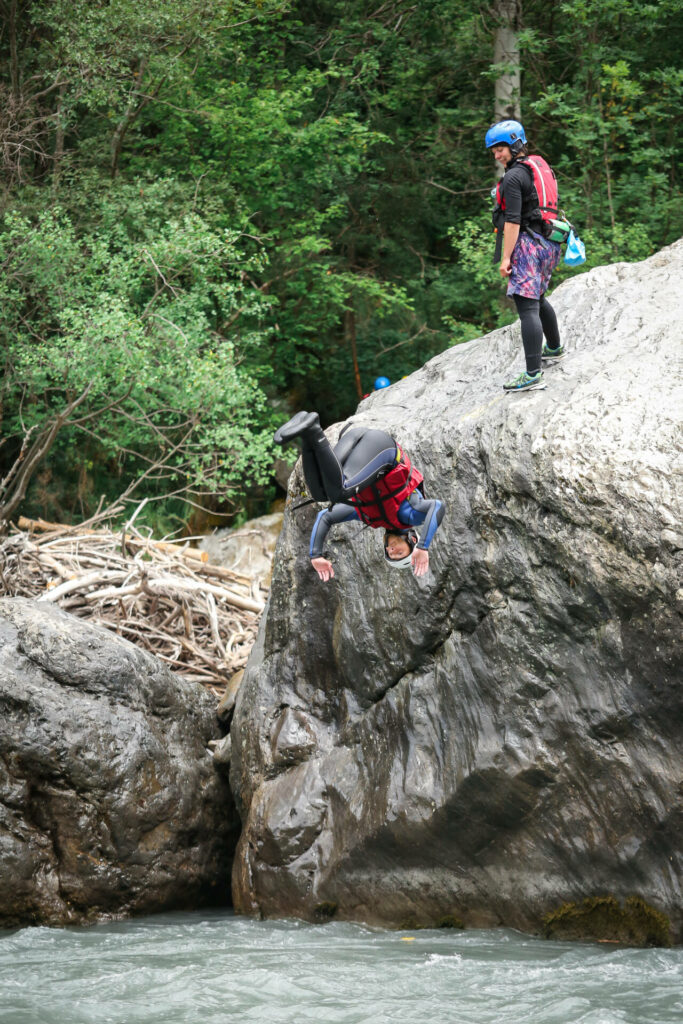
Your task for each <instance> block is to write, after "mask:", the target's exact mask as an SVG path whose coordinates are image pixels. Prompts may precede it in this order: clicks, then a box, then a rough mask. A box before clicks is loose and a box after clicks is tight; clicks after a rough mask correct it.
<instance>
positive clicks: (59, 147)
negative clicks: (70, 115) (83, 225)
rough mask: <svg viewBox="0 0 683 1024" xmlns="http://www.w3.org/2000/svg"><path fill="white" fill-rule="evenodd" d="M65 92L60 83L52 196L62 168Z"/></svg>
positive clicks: (55, 190) (56, 189)
mask: <svg viewBox="0 0 683 1024" xmlns="http://www.w3.org/2000/svg"><path fill="white" fill-rule="evenodd" d="M65 92H66V86H65V85H60V87H59V96H58V99H57V111H56V114H55V123H56V131H55V151H54V157H53V164H52V193H53V195H54V196H56V195H57V191H58V189H59V176H60V173H61V170H62V157H63V156H64V121H63V102H64V93H65Z"/></svg>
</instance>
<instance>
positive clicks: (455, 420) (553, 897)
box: [231, 242, 683, 938]
mask: <svg viewBox="0 0 683 1024" xmlns="http://www.w3.org/2000/svg"><path fill="white" fill-rule="evenodd" d="M682 272H683V242H679V243H677V244H676V245H674V246H671V247H669V249H667V250H664V251H663V252H662V253H658V254H657V255H656V256H654V257H652V258H651V259H649V260H647V261H645V262H644V263H641V264H632V265H625V264H620V265H616V266H611V267H602V268H599V269H598V270H595V271H592V272H591V273H589V274H586V275H583V276H580V277H577V278H575V279H573V280H572V281H570V282H567V283H565V284H563V285H562V286H561V287H560V288H559V289H558V290H557V291H556V292H555V295H554V299H553V302H554V305H555V307H556V309H557V311H558V314H559V316H560V320H561V325H562V330H563V340H564V342H565V344H566V345H567V348H568V349H569V355H568V357H567V358H566V359H565V360H563V362H562V363H561V364H560V365H558V366H554V367H552V368H551V369H549V370H548V371H547V378H548V385H549V386H548V388H547V390H546V391H538V392H532V393H531V394H526V395H504V394H503V393H502V392H501V383H502V381H503V380H506V379H508V377H509V376H511V374H512V371H513V370H514V369H515V368H516V366H517V364H518V363H519V362H520V361H521V345H520V341H519V335H518V328H517V327H512V328H504V329H503V330H500V331H495V332H493V334H491V335H488V336H487V337H486V338H482V339H478V340H476V341H474V342H470V343H468V344H466V345H461V346H458V347H456V348H454V349H452V350H449V351H447V352H445V353H443V354H442V355H440V356H438V357H436V358H435V359H433V360H431V362H429V363H428V364H427V365H426V366H425V367H424V368H423V369H422V370H420V371H419V372H417V373H415V374H413V375H412V376H411V377H409V378H407V379H405V380H402V381H399V382H398V383H397V384H395V385H393V386H392V387H391V388H389V389H387V390H386V391H383V392H381V393H380V392H378V393H376V394H374V395H372V396H371V397H370V398H369V399H367V400H366V401H365V402H363V403H362V405H361V406H360V408H359V410H358V413H357V414H356V416H355V417H353V419H352V422H354V423H363V424H367V425H368V426H371V427H381V428H382V429H386V430H388V431H390V432H391V433H393V434H394V436H396V438H397V439H398V440H399V442H400V443H401V444H402V445H404V446H405V447H406V449H407V451H408V452H409V453H410V455H411V458H412V459H413V460H414V462H415V463H416V465H418V466H419V467H420V469H421V470H422V471H423V472H424V474H425V480H426V488H427V493H428V494H430V495H435V496H438V497H440V498H441V499H442V500H443V501H444V502H445V504H446V509H447V513H446V517H445V519H444V521H443V524H442V526H441V527H440V529H439V532H438V534H437V536H436V539H435V541H434V543H433V545H432V549H431V552H430V555H431V557H430V573H429V575H428V576H427V577H426V578H424V579H423V580H415V579H414V578H413V577H411V576H410V575H408V574H404V573H396V572H388V571H386V569H385V568H384V566H383V558H382V551H381V543H380V540H379V538H378V536H377V534H376V533H375V532H374V531H371V530H365V531H361V530H359V528H358V527H357V526H356V525H354V524H345V525H343V526H341V527H339V528H338V529H336V530H335V532H334V534H333V539H332V540H331V542H330V544H329V554H330V557H331V558H332V560H333V562H334V565H335V571H336V576H335V579H334V581H332V582H331V583H329V584H322V583H320V582H319V580H318V579H317V577H316V576H315V574H314V573H313V572H312V571H311V569H310V565H309V562H308V557H307V551H308V534H309V532H310V527H311V523H312V521H313V518H314V516H315V510H314V509H312V508H310V507H309V508H306V509H302V510H299V511H297V512H292V510H291V507H290V508H289V510H288V512H287V514H286V517H285V526H284V530H283V533H282V535H281V538H280V541H279V546H278V551H277V556H276V563H275V570H274V574H273V586H272V591H271V597H270V602H269V606H268V609H267V611H266V614H265V616H264V620H263V623H262V627H261V631H260V634H259V640H258V642H257V644H256V646H255V648H254V650H253V652H252V657H251V659H250V662H249V665H248V667H247V670H246V672H245V676H244V680H243V683H242V687H241V690H240V694H239V698H238V702H237V706H236V709H235V717H234V720H233V726H232V733H231V735H232V744H233V755H232V762H231V784H232V787H233V792H234V794H235V798H236V801H237V804H238V808H239V811H240V815H241V818H242V822H243V830H242V836H241V839H240V843H239V847H238V852H237V855H236V860H235V869H234V875H233V891H234V897H235V901H236V906H237V907H238V908H239V909H240V910H242V911H245V912H249V913H254V914H263V915H266V916H270V915H272V916H278V915H286V914H294V915H298V916H302V917H305V918H309V919H311V920H315V919H318V918H319V913H318V911H317V910H316V908H317V907H321V906H327V907H332V906H334V908H335V916H336V917H337V918H349V919H357V920H364V921H369V922H380V923H383V924H389V925H397V926H400V925H401V924H402V923H403V922H405V921H408V920H410V921H414V922H418V923H430V922H432V923H433V922H435V921H437V920H439V919H441V918H443V917H444V916H448V915H450V916H451V917H453V918H454V919H455V918H457V919H459V920H462V921H463V922H464V923H465V924H468V925H475V924H505V925H511V926H514V927H520V928H525V929H532V930H536V931H539V932H540V931H543V928H544V921H545V920H546V917H547V915H549V914H552V913H553V912H555V911H556V910H557V908H558V907H559V906H561V905H562V904H564V903H571V904H576V905H582V901H583V900H585V899H586V898H593V897H595V898H597V897H599V896H603V895H609V896H610V898H613V899H615V900H617V902H618V901H621V902H622V903H623V901H624V900H626V899H628V898H629V897H632V896H633V897H639V898H641V899H642V900H645V901H646V902H647V904H648V905H650V906H651V907H652V908H654V910H655V911H657V912H662V913H663V914H665V915H666V916H667V919H668V920H669V921H670V926H671V929H672V930H671V935H672V936H673V937H677V938H679V937H680V929H681V926H682V924H683V918H682V916H681V906H682V905H683V901H682V900H681V877H682V876H683V871H682V868H683V864H682V862H681V841H680V835H681V833H680V830H679V831H678V832H677V831H676V828H677V824H678V822H679V821H680V815H681V810H680V808H681V781H680V756H679V753H678V751H680V749H681V747H682V746H683V743H682V742H681V740H682V738H683V737H682V735H681V734H682V731H683V730H682V728H681V726H682V723H683V702H682V697H681V691H680V686H679V680H680V675H681V671H680V670H681V660H682V659H681V643H680V635H681V629H680V627H681V612H682V611H683V592H681V591H680V590H679V589H678V588H679V587H680V582H679V581H680V578H681V574H680V563H681V554H680V553H681V550H682V549H683V537H682V536H681V526H680V523H681V515H680V511H681V510H680V504H679V503H680V461H679V455H678V447H677V441H676V437H677V433H678V431H679V429H680V422H679V418H680V408H681V404H682V402H681V399H682V398H683V396H682V395H681V384H680V373H679V372H677V368H676V365H675V359H676V356H675V353H676V352H677V351H678V349H677V345H678V323H679V322H680V318H681V314H682V313H683V308H681V300H680V297H679V296H680V289H678V288H676V287H673V285H672V282H674V281H677V280H679V276H680V274H681V273H682ZM339 429H341V428H332V429H331V430H330V431H329V434H330V437H331V439H332V440H334V439H335V437H336V436H337V433H338V430H339ZM301 490H302V478H301V468H300V466H299V467H297V469H296V470H295V473H294V474H293V478H292V481H291V484H290V499H289V504H290V506H291V504H292V503H293V502H294V503H296V501H297V500H298V499H299V495H300V493H301ZM620 905H621V904H620ZM624 905H625V904H624ZM617 916H618V915H617ZM615 920H616V918H615Z"/></svg>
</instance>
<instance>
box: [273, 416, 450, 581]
mask: <svg viewBox="0 0 683 1024" xmlns="http://www.w3.org/2000/svg"><path fill="white" fill-rule="evenodd" d="M296 437H299V438H301V441H302V445H303V450H302V459H303V469H304V477H305V480H306V486H307V487H308V489H309V491H310V492H311V496H312V498H313V500H314V501H328V502H331V505H330V507H329V508H327V509H324V510H323V511H322V512H319V513H318V515H317V517H316V520H315V523H314V524H313V530H312V531H311V541H310V548H309V556H310V559H311V565H312V566H313V568H314V569H315V571H316V572H317V574H318V576H319V577H320V579H321V580H323V581H326V580H329V579H332V577H333V576H334V567H333V565H332V563H331V562H330V560H329V559H328V558H325V557H324V555H323V546H324V543H325V539H326V537H327V534H328V532H329V530H330V527H331V526H333V525H334V524H336V523H344V522H348V521H354V520H355V521H356V522H358V521H360V522H363V523H365V524H366V525H367V526H371V527H373V528H374V529H384V531H385V533H384V558H385V561H386V563H387V565H389V566H391V567H392V568H395V569H403V568H408V567H412V570H413V573H414V574H415V576H424V575H425V573H426V572H427V570H428V568H429V552H428V548H429V545H430V543H431V541H432V538H433V536H434V534H435V533H436V530H437V528H438V526H439V523H440V522H441V520H442V519H443V514H444V509H443V505H442V504H441V502H440V501H438V500H437V499H436V498H433V499H431V500H430V499H427V498H425V497H424V494H423V493H422V480H423V477H422V473H420V471H419V470H418V469H416V467H415V466H413V465H412V464H411V461H410V459H409V458H408V455H407V454H406V453H405V452H404V451H403V450H402V448H401V447H400V445H398V444H397V443H396V441H395V440H394V438H393V437H391V435H390V434H387V433H385V431H383V430H374V429H372V428H370V427H351V428H350V429H349V428H347V429H345V430H343V431H342V433H341V436H340V438H339V441H338V442H337V444H336V445H335V447H334V448H332V446H331V445H330V442H329V441H328V440H327V438H326V437H325V434H324V433H323V431H322V428H321V426H320V420H319V419H318V414H317V413H315V412H298V413H297V414H296V415H295V416H293V417H292V419H291V420H289V421H288V422H287V423H285V424H283V425H282V426H281V427H280V428H279V429H278V430H276V432H275V436H274V438H273V440H274V441H275V442H276V443H277V444H286V443H287V442H288V441H292V440H293V439H294V438H296ZM415 527H420V531H419V536H418V533H417V532H416V530H415Z"/></svg>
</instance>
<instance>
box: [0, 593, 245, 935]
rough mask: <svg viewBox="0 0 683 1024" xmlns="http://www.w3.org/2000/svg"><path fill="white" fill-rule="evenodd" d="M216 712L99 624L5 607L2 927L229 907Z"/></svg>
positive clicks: (0, 746)
mask: <svg viewBox="0 0 683 1024" xmlns="http://www.w3.org/2000/svg"><path fill="white" fill-rule="evenodd" d="M214 705H215V700H214V699H213V698H211V696H210V695H209V694H207V693H206V692H205V691H204V690H203V689H202V688H201V687H200V686H199V685H193V684H190V683H185V682H184V681H182V680H179V679H178V678H177V677H175V676H173V675H172V674H171V673H170V672H169V671H168V669H167V668H166V667H165V666H164V665H163V664H162V663H161V662H160V661H158V660H157V659H156V658H154V657H153V656H152V655H150V654H148V653H146V652H145V651H142V650H140V649H138V648H136V647H134V646H133V644H131V643H129V642H128V641H127V640H124V639H122V638H120V637H118V636H116V635H113V634H112V633H110V632H108V631H107V630H106V629H104V628H102V627H99V626H93V625H91V624H89V623H85V622H83V621H81V620H79V619H77V618H75V617H73V616H70V615H68V614H67V613H65V612H62V611H60V610H59V609H58V608H54V607H52V606H49V605H46V604H42V603H38V602H34V601H29V600H26V599H24V598H3V599H0V927H3V926H4V927H7V926H11V925H16V924H24V923H45V924H62V923H73V922H80V921H84V920H93V919H96V918H98V917H107V916H120V915H126V914H131V913H143V912H151V911H157V910H166V909H170V908H174V907H178V908H185V907H195V906H197V905H199V904H201V903H206V902H215V903H225V902H226V901H227V900H228V899H229V877H230V864H231V859H232V852H233V850H234V845H235V842H236V839H237V828H236V826H237V816H236V812H235V808H234V803H233V801H232V799H231V797H230V792H229V788H228V785H227V781H226V780H225V778H224V777H222V776H221V775H219V774H218V773H217V772H216V769H215V767H214V764H213V757H212V755H211V753H210V751H208V750H207V744H208V742H209V741H210V740H211V739H212V738H217V737H218V736H219V730H218V728H217V722H216V718H215V714H214Z"/></svg>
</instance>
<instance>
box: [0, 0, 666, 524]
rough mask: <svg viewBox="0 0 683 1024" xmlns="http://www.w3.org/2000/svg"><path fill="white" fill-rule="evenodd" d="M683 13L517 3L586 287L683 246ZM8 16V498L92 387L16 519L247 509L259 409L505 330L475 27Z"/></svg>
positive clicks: (317, 396)
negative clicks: (227, 498)
mask: <svg viewBox="0 0 683 1024" xmlns="http://www.w3.org/2000/svg"><path fill="white" fill-rule="evenodd" d="M5 6H7V5H5ZM681 9H682V4H681V0H661V2H659V3H658V4H653V3H652V2H649V0H566V2H561V3H559V4H548V3H547V0H525V3H524V5H523V20H524V23H523V25H522V26H521V33H520V47H521V53H522V70H523V79H522V83H523V84H522V97H521V104H522V119H523V121H524V123H525V127H526V129H527V134H528V136H529V138H530V139H531V141H532V144H533V147H534V148H535V149H536V151H539V152H541V153H543V155H545V156H546V157H547V158H548V159H549V161H550V162H551V164H552V165H553V167H554V168H555V170H556V172H557V175H558V181H559V185H560V195H561V200H562V203H563V205H564V208H565V209H566V211H567V213H568V215H569V217H570V219H571V220H572V221H573V223H574V224H575V225H576V226H577V228H578V230H579V233H580V234H581V236H582V238H583V240H584V241H585V243H586V248H587V254H588V262H587V264H586V266H585V267H584V268H582V270H581V271H578V272H585V270H587V269H590V267H592V266H595V265H598V264H600V263H604V262H609V261H612V260H614V259H626V260H632V259H640V258H643V257H644V256H647V255H648V254H649V253H651V252H653V251H654V250H655V249H657V248H658V247H660V246H662V245H665V244H667V243H668V242H671V241H672V240H674V239H675V238H676V237H678V236H679V235H680V234H681V233H682V232H683V212H682V211H683V203H682V202H681V181H680V167H681V165H682V161H681V141H680V133H679V132H678V131H677V127H676V125H677V114H678V111H679V110H680V109H681V106H682V105H683V72H681V69H680V56H679V54H680V41H681V39H680V36H681V33H680V16H681ZM16 10H17V11H18V12H19V17H18V18H17V19H15V20H14V22H12V21H11V19H8V20H7V26H8V27H7V30H6V32H5V34H4V35H3V36H2V37H0V51H2V56H3V57H5V58H6V61H7V65H8V68H9V76H8V80H7V84H6V85H5V86H0V100H2V103H1V104H0V110H2V111H3V113H0V153H1V154H2V158H3V161H4V170H5V179H4V180H5V182H6V185H5V187H4V192H2V194H1V196H0V198H1V207H0V212H4V222H3V223H2V224H1V225H0V247H1V251H0V259H2V261H3V266H4V277H3V279H2V281H1V282H0V299H1V305H0V331H1V332H2V344H3V358H4V364H5V369H6V374H5V383H4V385H3V396H2V400H3V406H2V410H3V411H2V417H3V435H4V436H5V438H6V441H5V444H4V447H0V480H1V479H2V477H3V476H4V475H5V474H6V472H7V470H8V468H9V467H11V466H12V465H13V460H14V458H15V456H16V454H17V451H18V445H19V444H20V443H21V439H22V437H23V436H24V434H25V431H26V430H31V429H33V430H34V433H33V434H32V435H31V436H32V437H36V436H38V434H39V432H40V429H41V424H42V425H43V426H45V424H47V423H49V422H51V417H52V418H54V417H55V416H56V415H57V414H58V413H59V411H60V410H61V409H63V408H65V407H66V406H67V405H68V403H69V402H72V401H73V400H74V398H75V397H76V396H78V395H79V394H80V393H81V392H82V390H84V389H85V388H88V394H87V397H86V399H84V401H83V404H82V405H81V406H79V407H78V410H76V411H75V412H74V413H73V415H72V417H71V418H72V419H74V418H75V419H79V418H80V422H79V423H77V424H76V423H75V424H73V425H72V426H70V427H68V426H67V427H64V428H63V429H62V430H61V431H60V433H59V436H58V439H57V440H56V441H55V444H54V445H53V447H52V448H51V451H50V455H49V459H48V468H49V471H50V473H51V478H50V479H49V480H47V479H42V478H41V479H42V483H41V481H40V480H38V479H37V478H36V481H37V482H36V484H35V486H34V490H33V493H32V495H29V499H28V501H29V505H28V506H27V507H29V508H32V509H35V510H36V511H42V512H44V513H47V512H48V511H49V503H50V500H52V501H53V504H55V505H58V506H59V509H61V510H62V511H63V514H64V515H65V516H67V515H71V514H83V513H87V512H88V511H91V510H92V509H93V507H94V506H95V505H96V504H97V501H98V500H99V495H100V494H101V493H106V494H107V495H108V496H109V497H112V496H114V495H115V493H117V492H118V491H119V490H125V488H127V487H128V486H129V485H131V484H132V482H133V481H134V480H135V479H138V478H139V477H140V476H141V474H143V473H145V472H147V474H148V475H147V476H146V477H145V479H144V480H143V482H142V484H141V490H140V493H141V494H145V495H150V496H159V495H161V494H164V493H168V492H169V491H173V490H176V489H180V488H181V487H182V486H190V487H192V488H193V490H194V491H195V493H198V494H199V493H202V494H203V495H204V497H203V498H202V500H204V498H209V500H212V501H214V503H215V501H216V500H217V499H216V495H219V496H220V495H228V494H230V495H232V496H233V500H235V501H237V502H243V501H244V495H245V494H246V493H247V492H248V491H249V489H250V488H252V487H253V486H254V485H255V484H256V485H257V486H258V487H261V486H264V481H265V479H266V477H267V475H268V474H267V467H268V465H269V460H270V458H271V454H272V453H271V452H270V449H269V447H268V443H267V440H266V439H267V433H268V430H269V424H270V420H271V419H272V418H273V417H274V416H275V410H280V411H279V413H278V415H279V416H281V415H282V414H283V413H284V412H286V411H287V409H288V408H292V407H312V408H319V409H321V411H322V412H323V416H324V417H325V418H326V419H327V420H328V421H330V420H333V419H337V418H340V417H343V416H345V415H347V414H349V413H350V412H352V411H353V409H354V407H355V403H356V401H357V398H358V391H357V382H358V379H359V380H360V388H361V390H362V391H365V390H368V389H369V388H370V386H371V383H372V381H373V380H374V378H375V377H376V376H378V375H379V374H385V375H387V376H389V377H390V379H392V380H395V379H398V378H399V377H401V376H403V375H404V374H407V373H410V372H411V371H412V370H414V369H415V368H417V367H418V366H420V365H421V364H422V363H424V362H425V361H426V360H427V359H428V358H430V357H431V356H432V355H434V354H436V353H437V352H440V351H442V350H443V349H444V348H445V347H447V346H449V345H453V344H458V343H460V342H462V341H465V340H467V339H469V338H471V337H473V336H476V335H478V334H480V333H482V332H484V331H487V330H490V329H491V328H493V327H495V326H498V325H501V324H504V323H507V322H509V321H510V320H512V319H513V318H514V310H513V309H512V307H511V304H510V303H509V301H508V300H506V299H505V286H504V282H502V281H501V280H500V277H499V275H498V272H497V268H496V267H494V266H493V264H492V254H493V236H492V233H491V231H490V221H489V206H490V200H489V190H490V188H491V185H492V184H493V183H494V179H495V174H494V171H493V167H492V162H491V160H490V157H489V155H488V154H487V153H486V151H485V150H484V148H483V134H484V131H485V129H486V127H487V126H488V124H490V123H491V120H492V114H493V84H492V81H493V78H494V77H495V76H496V75H497V74H499V72H500V69H499V68H495V67H494V66H493V64H492V56H493V31H494V28H495V24H494V21H493V20H492V14H491V11H490V10H489V9H485V8H483V7H482V6H481V5H480V4H478V3H473V2H472V0H423V2H421V3H420V4H415V3H413V2H409V0H388V2H386V3H379V2H378V3H377V4H376V5H374V6H373V5H371V6H368V5H367V4H366V3H362V2H361V0H344V2H343V3H342V0H316V2H315V3H313V2H312V0H214V2H212V3H211V4H208V5H207V4H198V3H196V0H135V2H134V0H112V2H110V3H103V2H99V0H98V2H92V0H68V2H67V0H49V2H48V0H23V2H22V3H21V4H19V5H18V6H17V8H16ZM568 273H576V271H570V270H568V269H566V268H564V267H561V268H560V270H558V272H557V274H556V275H555V277H554V279H553V280H554V283H557V282H559V281H561V280H562V279H563V277H564V276H566V275H567V274H568ZM88 417H90V418H88ZM184 431H186V432H187V431H189V433H188V434H187V438H186V441H185V442H184V443H183V444H182V445H181V446H180V447H178V448H177V450H174V446H175V445H178V444H179V442H180V441H181V439H182V438H183V437H184V436H185V435H184V433H183V432H184ZM217 453H220V454H217ZM224 453H225V454H224ZM159 464H161V465H162V469H157V470H156V471H154V470H152V469H151V468H150V467H151V466H153V465H157V466H158V465H159ZM46 472H47V470H46ZM44 476H45V474H44ZM208 492H210V494H209V493H208ZM50 495H52V498H50ZM240 495H242V497H240ZM31 502H33V504H32V505H31ZM167 508H168V510H169V511H168V516H169V517H170V516H171V515H173V516H175V515H181V516H182V514H183V511H182V507H181V506H180V505H179V504H177V502H176V501H175V500H174V501H173V502H170V503H169V504H168V506H167Z"/></svg>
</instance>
